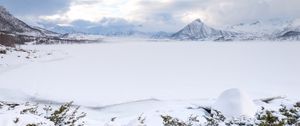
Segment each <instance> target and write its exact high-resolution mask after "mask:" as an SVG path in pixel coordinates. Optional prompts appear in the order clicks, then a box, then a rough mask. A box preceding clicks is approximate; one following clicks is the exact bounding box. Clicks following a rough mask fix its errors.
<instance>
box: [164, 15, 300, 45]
mask: <svg viewBox="0 0 300 126" xmlns="http://www.w3.org/2000/svg"><path fill="white" fill-rule="evenodd" d="M299 22H300V21H297V20H295V19H270V20H261V21H254V22H246V23H239V24H236V25H230V26H224V27H221V28H219V29H222V30H219V29H215V28H212V27H210V26H207V25H206V24H205V23H203V22H202V21H201V20H200V19H196V20H194V21H193V22H192V23H190V24H188V25H187V26H185V27H184V28H183V29H182V30H180V31H179V32H177V33H175V34H173V35H172V36H171V37H170V38H172V39H177V40H213V41H228V40H232V41H233V40H239V41H243V40H276V41H281V40H300V23H299Z"/></svg>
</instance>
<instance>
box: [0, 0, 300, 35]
mask: <svg viewBox="0 0 300 126" xmlns="http://www.w3.org/2000/svg"><path fill="white" fill-rule="evenodd" d="M0 5H3V6H4V7H5V8H7V9H8V10H9V11H10V12H11V13H12V14H13V15H15V16H17V17H18V18H20V19H21V20H24V21H25V22H27V23H29V24H33V25H34V24H38V23H40V22H44V23H45V22H46V23H53V24H59V25H81V27H88V26H90V25H93V24H101V25H114V26H124V27H131V26H132V27H137V28H139V29H140V30H143V31H168V32H174V31H177V30H179V29H180V28H182V27H183V26H184V25H186V24H187V23H189V22H191V21H193V20H195V19H197V18H200V19H201V20H202V21H204V22H205V23H207V24H208V25H211V26H221V25H227V24H237V23H241V22H251V21H257V20H266V19H273V18H299V17H300V13H299V12H300V7H299V5H300V0H1V1H0Z"/></svg>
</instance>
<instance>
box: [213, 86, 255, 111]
mask: <svg viewBox="0 0 300 126" xmlns="http://www.w3.org/2000/svg"><path fill="white" fill-rule="evenodd" d="M213 108H214V109H216V110H219V111H221V112H222V113H223V114H224V116H226V117H240V116H246V117H254V115H255V113H256V106H255V104H254V102H253V101H252V99H250V97H249V96H248V95H247V94H246V93H245V92H243V91H242V90H240V89H235V88H233V89H228V90H226V91H224V92H223V93H222V94H221V95H220V96H219V98H218V99H217V101H216V103H215V104H214V106H213Z"/></svg>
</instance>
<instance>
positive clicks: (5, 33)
mask: <svg viewBox="0 0 300 126" xmlns="http://www.w3.org/2000/svg"><path fill="white" fill-rule="evenodd" d="M60 36H61V34H59V33H56V32H52V31H50V30H46V29H43V28H40V27H32V26H29V25H27V24H26V23H24V22H23V21H21V20H19V19H18V18H16V17H14V16H13V15H12V14H10V13H9V12H8V11H7V10H6V9H5V8H4V7H2V6H0V45H5V46H14V45H15V44H25V43H26V42H34V43H36V44H42V43H43V44H52V43H83V42H96V41H99V39H93V40H91V39H89V38H81V39H71V38H63V37H60ZM90 38H91V37H90Z"/></svg>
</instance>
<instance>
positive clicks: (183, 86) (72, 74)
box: [0, 41, 300, 106]
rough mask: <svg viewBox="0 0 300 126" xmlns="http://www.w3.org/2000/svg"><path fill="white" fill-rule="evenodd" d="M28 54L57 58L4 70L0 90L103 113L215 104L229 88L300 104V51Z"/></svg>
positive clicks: (250, 48)
mask: <svg viewBox="0 0 300 126" xmlns="http://www.w3.org/2000/svg"><path fill="white" fill-rule="evenodd" d="M24 48H28V49H32V50H41V51H40V52H47V51H49V50H52V51H53V55H51V56H50V57H49V58H47V55H46V56H44V57H46V59H47V60H42V58H41V59H37V61H35V62H32V63H26V62H25V63H24V64H22V62H23V60H17V61H16V62H14V63H18V64H21V65H19V66H18V67H16V68H14V66H12V67H13V68H12V69H7V67H1V69H0V73H1V76H0V82H1V87H2V88H8V89H20V90H22V91H24V92H25V93H27V94H35V97H38V98H46V99H49V100H54V101H61V102H62V101H71V100H74V101H75V102H77V103H80V104H82V105H89V106H99V105H109V104H115V103H122V102H127V101H134V100H140V99H151V98H157V99H199V98H216V97H217V96H218V94H219V93H220V92H222V91H223V90H224V89H228V88H241V89H243V90H246V91H247V92H249V93H250V95H252V96H253V97H254V98H261V97H271V96H282V95H286V96H288V97H289V98H297V96H299V93H298V91H297V89H298V88H299V86H298V85H299V79H298V76H299V75H300V73H299V71H300V70H299V68H300V66H299V64H300V60H299V58H298V57H299V55H300V54H299V48H300V44H299V43H293V42H291V43H288V42H287V43H280V42H262V43H259V42H230V43H218V42H177V43H172V42H126V41H120V42H112V43H109V42H104V43H101V44H79V45H76V44H75V45H32V46H24ZM58 52H61V53H58ZM55 54H57V55H55ZM61 54H64V55H61ZM56 56H57V57H56ZM9 67H10V66H9ZM16 77H18V79H15V78H16ZM287 85H288V86H287ZM257 86H259V87H260V88H259V89H257ZM66 89H68V93H67V94H66V93H65V92H66ZM274 91H276V92H274ZM53 92H55V93H53ZM81 92H84V93H81ZM153 92H155V93H153ZM178 92H182V93H178ZM79 94H80V95H79ZM62 95H64V97H61V96H62ZM94 98H97V100H94Z"/></svg>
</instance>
